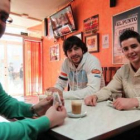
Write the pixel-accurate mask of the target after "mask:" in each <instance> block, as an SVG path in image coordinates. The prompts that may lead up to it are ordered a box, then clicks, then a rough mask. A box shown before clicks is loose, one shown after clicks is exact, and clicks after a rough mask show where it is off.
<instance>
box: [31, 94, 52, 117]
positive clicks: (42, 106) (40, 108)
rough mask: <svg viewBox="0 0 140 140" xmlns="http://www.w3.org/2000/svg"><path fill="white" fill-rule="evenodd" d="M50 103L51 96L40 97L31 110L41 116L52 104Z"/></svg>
mask: <svg viewBox="0 0 140 140" xmlns="http://www.w3.org/2000/svg"><path fill="white" fill-rule="evenodd" d="M52 104H53V97H52V96H49V97H46V98H44V99H42V100H41V101H40V102H39V103H37V104H36V105H34V106H33V110H34V112H35V113H36V114H37V115H39V116H42V115H44V114H45V113H46V111H47V110H48V109H49V108H50V107H51V106H52Z"/></svg>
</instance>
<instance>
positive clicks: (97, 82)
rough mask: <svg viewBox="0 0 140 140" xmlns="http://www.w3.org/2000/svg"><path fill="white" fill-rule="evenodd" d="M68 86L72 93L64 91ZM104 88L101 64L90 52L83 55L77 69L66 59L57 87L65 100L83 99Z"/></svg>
mask: <svg viewBox="0 0 140 140" xmlns="http://www.w3.org/2000/svg"><path fill="white" fill-rule="evenodd" d="M101 77H102V78H101ZM101 81H102V86H101ZM68 84H69V86H70V91H63V90H64V88H65V87H66V86H68ZM103 86H104V79H103V76H102V69H101V66H100V62H99V60H98V59H97V58H96V57H95V56H93V55H91V54H89V53H88V52H87V53H85V54H84V55H83V59H82V61H81V62H80V64H79V65H78V67H77V68H76V67H75V66H74V65H73V64H72V63H71V61H69V59H68V58H66V59H65V61H64V62H63V64H62V67H61V72H60V75H59V78H58V80H57V82H56V85H55V87H56V88H58V89H60V90H61V91H63V97H64V99H83V98H85V97H86V96H87V95H91V94H93V93H95V92H97V91H98V90H99V89H100V88H101V87H103Z"/></svg>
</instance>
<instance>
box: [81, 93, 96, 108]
mask: <svg viewBox="0 0 140 140" xmlns="http://www.w3.org/2000/svg"><path fill="white" fill-rule="evenodd" d="M96 101H97V96H96V95H90V96H87V97H86V98H85V99H84V102H85V104H86V105H89V106H95V105H96Z"/></svg>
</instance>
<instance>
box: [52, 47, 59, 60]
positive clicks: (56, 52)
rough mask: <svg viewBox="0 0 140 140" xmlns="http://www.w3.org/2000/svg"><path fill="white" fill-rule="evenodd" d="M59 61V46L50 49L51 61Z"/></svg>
mask: <svg viewBox="0 0 140 140" xmlns="http://www.w3.org/2000/svg"><path fill="white" fill-rule="evenodd" d="M58 60H59V44H56V45H53V46H51V47H50V61H58Z"/></svg>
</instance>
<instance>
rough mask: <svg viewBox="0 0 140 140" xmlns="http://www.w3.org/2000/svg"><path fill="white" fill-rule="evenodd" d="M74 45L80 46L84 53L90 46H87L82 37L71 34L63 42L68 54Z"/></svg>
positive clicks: (64, 49)
mask: <svg viewBox="0 0 140 140" xmlns="http://www.w3.org/2000/svg"><path fill="white" fill-rule="evenodd" d="M74 45H77V46H78V47H80V48H81V49H82V51H83V53H86V52H87V51H88V48H87V47H86V45H85V43H84V42H83V41H82V40H81V39H80V38H78V37H77V36H71V37H68V38H67V39H66V40H65V41H64V43H63V51H64V53H65V55H66V56H67V51H68V50H69V49H71V48H72V47H73V46H74Z"/></svg>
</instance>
